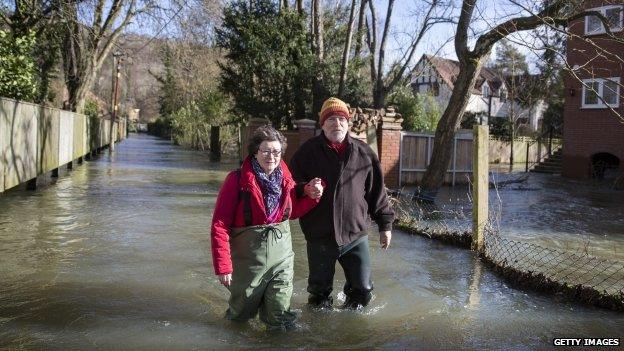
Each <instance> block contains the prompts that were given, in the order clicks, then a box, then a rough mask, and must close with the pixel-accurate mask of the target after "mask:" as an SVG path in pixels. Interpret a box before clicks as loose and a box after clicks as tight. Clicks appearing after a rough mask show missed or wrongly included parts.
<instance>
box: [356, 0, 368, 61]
mask: <svg viewBox="0 0 624 351" xmlns="http://www.w3.org/2000/svg"><path fill="white" fill-rule="evenodd" d="M367 1H368V0H362V2H361V3H360V13H359V14H358V25H357V32H356V33H355V51H354V52H353V57H355V58H358V57H359V56H360V53H361V51H362V45H363V43H364V22H365V20H366V18H365V17H364V16H365V14H366V12H365V11H366V2H367Z"/></svg>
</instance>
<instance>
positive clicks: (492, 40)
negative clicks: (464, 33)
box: [458, 0, 566, 58]
mask: <svg viewBox="0 0 624 351" xmlns="http://www.w3.org/2000/svg"><path fill="white" fill-rule="evenodd" d="M471 1H474V0H471ZM565 4H566V1H561V0H560V1H555V2H554V3H553V4H551V5H550V6H548V7H546V8H545V9H544V10H542V11H540V12H539V13H537V14H534V15H531V16H525V17H518V18H512V19H509V20H507V21H505V22H503V23H501V24H499V25H497V26H496V27H494V28H492V29H491V30H490V31H488V32H487V33H485V34H483V35H482V36H480V37H479V39H477V43H476V44H475V47H474V50H473V51H472V54H473V57H479V58H480V57H483V56H485V55H486V54H487V53H488V52H489V51H490V50H491V48H492V46H493V45H494V44H496V42H497V41H499V40H500V39H502V38H504V37H506V36H507V35H509V34H511V33H515V32H520V31H524V30H529V29H534V28H536V27H537V26H539V25H540V24H542V23H543V20H544V19H545V18H554V17H555V15H556V14H557V12H559V11H560V10H561V9H562V8H563V7H564V6H565ZM458 54H459V53H458Z"/></svg>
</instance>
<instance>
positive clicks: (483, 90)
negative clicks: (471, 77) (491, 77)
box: [481, 83, 492, 98]
mask: <svg viewBox="0 0 624 351" xmlns="http://www.w3.org/2000/svg"><path fill="white" fill-rule="evenodd" d="M481 95H483V97H484V98H489V97H490V95H492V90H491V89H490V86H489V85H488V83H483V85H482V86H481Z"/></svg>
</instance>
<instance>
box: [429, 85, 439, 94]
mask: <svg viewBox="0 0 624 351" xmlns="http://www.w3.org/2000/svg"><path fill="white" fill-rule="evenodd" d="M431 94H432V95H433V96H440V83H438V82H433V83H431Z"/></svg>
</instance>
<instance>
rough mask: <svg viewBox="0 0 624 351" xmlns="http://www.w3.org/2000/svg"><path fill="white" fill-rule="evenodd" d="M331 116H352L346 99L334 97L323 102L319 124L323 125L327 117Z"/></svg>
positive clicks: (347, 117)
mask: <svg viewBox="0 0 624 351" xmlns="http://www.w3.org/2000/svg"><path fill="white" fill-rule="evenodd" d="M331 116H342V117H344V118H346V119H349V118H351V115H350V114H349V108H348V107H347V104H345V103H344V101H342V100H340V99H337V98H334V97H331V98H329V99H327V100H325V102H324V103H323V107H321V112H319V117H320V118H319V124H320V125H321V126H322V125H323V122H325V120H326V119H327V117H331Z"/></svg>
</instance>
